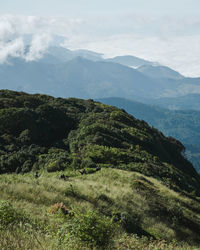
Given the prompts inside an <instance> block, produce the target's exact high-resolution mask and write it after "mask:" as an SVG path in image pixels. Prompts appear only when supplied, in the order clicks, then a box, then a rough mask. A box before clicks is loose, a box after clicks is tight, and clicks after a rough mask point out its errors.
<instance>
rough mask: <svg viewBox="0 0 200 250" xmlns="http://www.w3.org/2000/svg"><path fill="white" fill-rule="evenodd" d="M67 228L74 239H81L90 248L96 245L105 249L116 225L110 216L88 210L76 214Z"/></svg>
mask: <svg viewBox="0 0 200 250" xmlns="http://www.w3.org/2000/svg"><path fill="white" fill-rule="evenodd" d="M67 229H68V230H67V231H68V232H70V234H71V236H72V237H75V239H76V240H81V241H82V242H85V243H86V244H88V246H90V247H92V248H93V247H95V246H98V247H101V248H103V249H105V248H106V246H107V245H108V244H109V243H110V241H111V239H112V236H113V234H114V232H115V229H116V225H114V223H113V222H112V220H111V219H110V218H108V217H105V216H100V215H99V214H97V213H96V212H94V211H92V210H89V211H88V212H87V213H84V214H83V213H80V214H76V215H75V217H74V219H73V220H72V223H71V224H69V225H68V227H67Z"/></svg>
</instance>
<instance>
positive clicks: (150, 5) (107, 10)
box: [0, 0, 200, 76]
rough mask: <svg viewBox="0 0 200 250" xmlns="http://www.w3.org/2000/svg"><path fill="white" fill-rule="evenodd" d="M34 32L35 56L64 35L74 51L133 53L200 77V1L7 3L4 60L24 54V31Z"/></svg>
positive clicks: (0, 29)
mask: <svg viewBox="0 0 200 250" xmlns="http://www.w3.org/2000/svg"><path fill="white" fill-rule="evenodd" d="M30 33H31V34H34V38H33V41H32V51H31V53H30V55H29V59H30V60H31V59H32V58H34V55H35V58H36V59H37V58H39V57H40V56H41V53H42V51H44V50H45V49H47V47H48V46H49V43H50V41H51V39H52V35H61V36H64V37H66V41H65V46H66V47H68V48H71V49H76V48H85V49H90V50H94V51H97V52H101V53H104V54H105V56H106V57H109V56H115V55H123V54H131V55H135V56H138V57H142V58H145V59H149V60H153V61H158V62H161V63H163V64H165V65H168V66H170V67H172V68H174V69H176V70H178V71H180V72H181V73H183V74H185V75H191V76H200V0H165V1H164V0H6V1H2V2H1V3H0V61H4V59H5V58H6V57H7V55H9V54H12V55H13V56H21V55H22V54H23V48H24V47H23V46H24V44H23V43H24V40H23V39H24V38H23V35H24V34H30ZM11 40H12V42H10V41H11ZM8 41H9V42H8Z"/></svg>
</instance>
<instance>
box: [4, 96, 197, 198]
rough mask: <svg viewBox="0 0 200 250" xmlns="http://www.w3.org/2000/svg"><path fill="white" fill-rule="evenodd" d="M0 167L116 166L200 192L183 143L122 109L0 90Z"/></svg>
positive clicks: (53, 168)
mask: <svg viewBox="0 0 200 250" xmlns="http://www.w3.org/2000/svg"><path fill="white" fill-rule="evenodd" d="M0 108H1V109H0V149H1V151H0V152H1V157H0V171H1V173H7V172H14V171H16V172H27V171H30V170H31V169H33V168H35V169H37V168H46V169H48V171H54V170H62V169H65V168H66V167H67V166H68V165H70V166H71V167H72V168H83V167H95V166H105V167H116V168H120V169H127V170H135V171H139V172H142V173H144V174H147V175H149V176H154V177H156V178H158V179H162V180H163V181H167V182H168V181H169V183H170V185H171V186H174V188H177V189H178V190H179V191H183V190H185V191H187V192H191V191H193V190H195V191H196V192H197V193H200V189H199V188H200V182H199V181H200V178H199V176H198V174H197V173H196V171H195V170H194V168H193V167H192V165H191V164H190V163H189V162H188V161H187V160H186V159H184V158H183V157H182V155H181V152H182V151H183V150H184V147H183V145H182V144H181V143H180V142H178V141H176V140H175V139H173V138H166V137H165V136H164V135H163V134H162V133H161V132H159V131H157V130H156V129H153V128H150V127H149V126H148V124H147V123H146V122H144V121H139V120H136V119H135V118H133V117H132V116H130V115H128V114H127V113H126V112H124V111H123V110H119V109H117V108H114V107H111V106H106V105H104V104H101V103H96V102H94V101H92V100H88V101H84V100H78V99H61V98H58V99H55V98H53V97H49V96H44V95H28V94H25V93H20V92H11V91H1V92H0Z"/></svg>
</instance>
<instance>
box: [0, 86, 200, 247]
mask: <svg viewBox="0 0 200 250" xmlns="http://www.w3.org/2000/svg"><path fill="white" fill-rule="evenodd" d="M183 150H184V146H183V145H182V144H181V143H180V142H179V141H177V140H175V139H174V138H172V137H169V138H167V137H165V136H164V135H163V134H162V133H161V132H159V131H158V130H157V129H154V128H151V127H149V126H148V124H147V123H146V122H144V121H139V120H137V119H135V118H134V117H132V116H131V115H129V114H127V113H126V112H125V111H124V110H120V109H117V108H115V107H112V106H108V105H105V104H102V103H99V102H94V101H93V100H87V101H86V100H81V99H75V98H70V99H61V98H53V97H50V96H46V95H40V94H35V95H29V94H26V93H22V92H12V91H8V90H2V91H0V173H1V176H0V185H1V186H0V197H1V199H2V200H1V201H0V245H1V246H3V247H2V249H93V248H95V247H96V248H97V249H98V248H100V249H119V248H120V247H121V246H123V247H122V248H120V249H142V248H147V247H149V249H156V247H157V249H166V248H167V247H168V246H171V247H174V248H175V249H189V247H190V246H191V245H194V246H195V245H198V244H200V237H199V234H198V232H199V231H200V206H199V204H200V203H199V199H200V177H199V175H198V174H197V173H196V171H195V169H194V168H193V166H192V165H191V163H190V162H188V161H187V160H186V159H185V158H184V157H183V156H182V151H183ZM100 167H101V170H100V171H96V170H97V168H98V169H100ZM81 169H85V171H86V175H80V173H79V171H80V170H81ZM32 170H34V171H36V170H37V171H39V176H40V177H39V179H34V178H33V173H29V172H30V171H32ZM11 173H12V174H11ZM61 173H62V174H63V173H64V174H65V175H67V181H63V180H59V179H58V176H59V175H60V174H61ZM92 229H94V230H92ZM133 234H134V235H133ZM135 234H137V235H138V236H135ZM142 236H143V238H138V237H142ZM173 239H175V240H177V241H183V242H185V243H180V242H177V243H176V242H173V243H169V242H170V241H172V240H173ZM170 244H171V245H170Z"/></svg>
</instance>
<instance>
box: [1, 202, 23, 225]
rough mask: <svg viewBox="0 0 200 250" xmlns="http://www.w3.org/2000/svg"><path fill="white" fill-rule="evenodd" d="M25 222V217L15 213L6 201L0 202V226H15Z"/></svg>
mask: <svg viewBox="0 0 200 250" xmlns="http://www.w3.org/2000/svg"><path fill="white" fill-rule="evenodd" d="M25 220H27V217H26V216H25V215H24V214H23V213H21V212H19V211H17V210H16V209H15V208H14V207H13V206H12V204H11V203H9V202H8V201H0V226H7V225H9V224H16V223H19V222H21V221H25Z"/></svg>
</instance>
